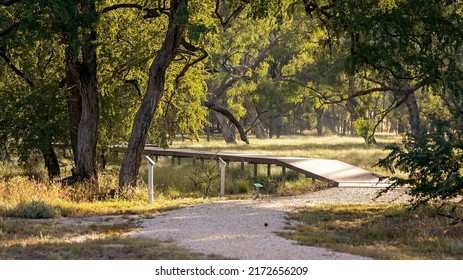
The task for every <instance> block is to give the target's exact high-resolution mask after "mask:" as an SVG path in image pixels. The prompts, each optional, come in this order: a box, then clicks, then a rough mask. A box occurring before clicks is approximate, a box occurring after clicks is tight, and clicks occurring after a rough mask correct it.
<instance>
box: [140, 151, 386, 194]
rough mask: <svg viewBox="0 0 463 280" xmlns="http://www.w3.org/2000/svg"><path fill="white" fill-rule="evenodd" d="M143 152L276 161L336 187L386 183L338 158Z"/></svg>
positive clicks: (379, 185) (193, 156) (225, 153)
mask: <svg viewBox="0 0 463 280" xmlns="http://www.w3.org/2000/svg"><path fill="white" fill-rule="evenodd" d="M145 154H148V155H155V156H172V157H178V158H195V159H218V158H221V159H222V160H224V161H229V162H247V163H252V164H256V165H257V164H268V165H278V166H282V167H283V168H287V169H290V170H293V171H296V172H298V173H301V174H303V175H305V176H307V177H310V178H313V179H317V180H321V181H324V182H327V183H329V184H331V185H332V186H335V187H387V186H388V185H389V184H388V183H387V182H386V181H382V180H381V176H380V175H378V174H376V173H373V172H370V171H368V170H365V169H362V168H359V167H356V166H353V165H351V164H348V163H345V162H342V161H339V160H327V159H315V158H303V157H281V156H267V155H260V154H244V153H230V152H215V153H214V152H204V151H195V150H189V149H163V148H159V147H153V146H147V147H145Z"/></svg>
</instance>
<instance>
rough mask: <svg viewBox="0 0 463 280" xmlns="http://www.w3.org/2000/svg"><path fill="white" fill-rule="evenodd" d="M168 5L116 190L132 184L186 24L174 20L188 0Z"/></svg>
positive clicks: (178, 16) (183, 21) (135, 179)
mask: <svg viewBox="0 0 463 280" xmlns="http://www.w3.org/2000/svg"><path fill="white" fill-rule="evenodd" d="M170 3H171V6H170V16H169V25H168V28H167V33H166V36H165V39H164V42H163V44H162V47H161V49H160V50H159V52H158V53H157V56H156V58H155V59H154V61H153V63H152V64H151V67H150V71H149V78H148V86H147V89H146V93H145V97H144V98H143V101H142V103H141V105H140V109H139V110H138V111H137V114H136V115H135V120H134V123H133V127H132V132H131V135H130V139H129V143H128V146H127V150H126V152H125V155H124V159H123V161H122V166H121V169H120V171H119V188H123V187H125V186H133V185H135V184H136V181H137V175H138V170H139V168H140V164H141V160H142V154H143V150H144V148H145V142H146V138H147V135H148V130H149V127H150V125H151V122H152V120H153V117H154V113H155V111H156V108H157V106H158V104H159V101H160V99H161V98H162V95H163V93H164V85H165V79H166V71H167V68H168V67H169V66H170V64H171V62H172V61H173V60H174V59H175V56H176V55H177V52H178V48H179V46H180V42H181V40H182V37H183V33H184V30H185V26H186V23H187V22H186V21H185V20H182V19H180V20H177V18H181V16H185V15H181V14H180V13H181V12H186V11H187V7H188V0H172V1H170Z"/></svg>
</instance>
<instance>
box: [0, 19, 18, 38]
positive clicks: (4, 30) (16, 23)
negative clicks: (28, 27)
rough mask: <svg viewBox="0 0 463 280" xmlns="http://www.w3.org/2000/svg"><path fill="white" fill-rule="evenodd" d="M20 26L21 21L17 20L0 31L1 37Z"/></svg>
mask: <svg viewBox="0 0 463 280" xmlns="http://www.w3.org/2000/svg"><path fill="white" fill-rule="evenodd" d="M18 27H19V22H15V23H13V24H11V25H10V26H8V27H7V28H5V29H3V30H1V31H0V37H3V36H5V35H7V34H8V33H10V32H11V31H13V30H15V29H17V28H18Z"/></svg>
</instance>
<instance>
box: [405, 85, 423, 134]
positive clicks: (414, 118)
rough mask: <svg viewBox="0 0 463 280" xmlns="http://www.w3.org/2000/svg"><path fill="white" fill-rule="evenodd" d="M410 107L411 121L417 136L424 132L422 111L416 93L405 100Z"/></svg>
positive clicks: (412, 128)
mask: <svg viewBox="0 0 463 280" xmlns="http://www.w3.org/2000/svg"><path fill="white" fill-rule="evenodd" d="M405 104H406V105H407V108H408V114H409V122H410V127H411V131H412V134H413V135H415V136H418V135H421V134H422V129H421V121H420V111H419V109H418V103H417V102H416V97H415V93H410V94H409V95H408V98H407V101H406V102H405Z"/></svg>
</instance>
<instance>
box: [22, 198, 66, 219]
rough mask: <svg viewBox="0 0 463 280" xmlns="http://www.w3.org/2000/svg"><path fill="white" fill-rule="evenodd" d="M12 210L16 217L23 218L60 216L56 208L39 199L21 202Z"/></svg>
mask: <svg viewBox="0 0 463 280" xmlns="http://www.w3.org/2000/svg"><path fill="white" fill-rule="evenodd" d="M14 212H15V216H16V217H18V218H25V219H49V218H58V217H60V216H61V214H60V211H59V210H58V209H55V208H54V207H53V206H52V205H50V204H48V203H46V202H44V201H41V200H32V201H30V202H21V203H19V204H18V206H17V207H16V208H15V209H14Z"/></svg>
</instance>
